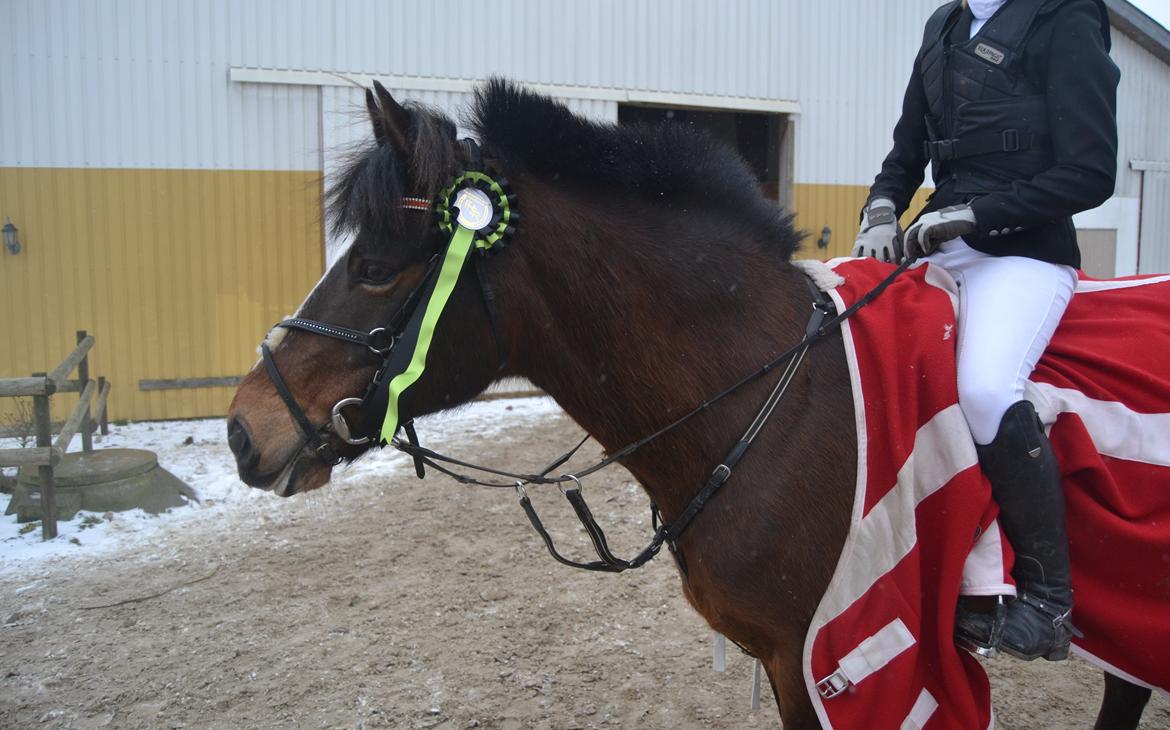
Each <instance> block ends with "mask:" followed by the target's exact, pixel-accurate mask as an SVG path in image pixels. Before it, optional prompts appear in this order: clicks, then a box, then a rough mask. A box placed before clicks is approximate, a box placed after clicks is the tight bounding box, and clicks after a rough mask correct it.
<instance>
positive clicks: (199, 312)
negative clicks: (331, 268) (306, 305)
mask: <svg viewBox="0 0 1170 730" xmlns="http://www.w3.org/2000/svg"><path fill="white" fill-rule="evenodd" d="M320 197H321V188H320V174H319V173H317V172H312V171H292V172H290V171H254V170H242V171H241V170H145V169H76V168H0V215H7V216H11V218H12V221H13V223H14V224H16V225H17V226H18V227H19V228H20V238H21V243H22V244H23V246H24V250H23V251H21V252H20V254H19V255H16V256H12V255H10V254H8V253H3V254H2V255H0V308H2V312H3V314H2V315H0V377H17V376H24V375H28V374H29V373H31V372H33V371H36V370H48V369H51V368H53V367H54V366H56V364H57V363H58V362H59V361H60V360H61V359H62V358H63V357H64V356H65V355H66V354H67V353H68V352H69V351H70V350H71V349H72V347H73V341H74V331H75V330H78V329H85V330H89V332H90V333H91V334H93V335H95V336H96V338H97V346H96V347H95V349H94V350H93V353H92V355H91V365H90V373H91V374H92V375H93V376H95V377H96V376H97V375H105V376H106V377H107V378H109V380H110V381H111V383H113V390H112V392H111V397H110V406H109V407H110V415H111V417H112V418H130V419H159V418H189V417H196V416H214V415H222V414H223V413H224V412H225V411H226V409H227V404H228V401H229V400H230V398H231V392H232V389H230V388H201V389H186V390H171V391H152V392H141V391H139V390H138V381H139V380H141V379H171V378H200V377H222V376H231V375H241V374H243V373H244V372H246V371H247V370H248V369H249V368H250V367H251V366H252V363H253V362H254V361H255V358H256V354H255V349H256V345H257V342H258V341H259V339H260V338H261V337H262V336H263V334H264V332H265V330H266V329H267V328H268V327H269V326H271V325H272V324H273V323H274V322H276V321H277V320H278V319H280V318H281V317H282V316H284V315H286V314H288V313H290V312H292V311H293V310H294V309H295V308H296V307H297V305H298V304H299V303H300V301H301V299H302V298H304V296H305V294H306V293H307V292H308V290H309V289H310V288H311V287H312V285H313V283H314V282H315V281H316V280H317V279H318V278H319V277H320V275H321V270H322V265H323V254H322V230H321V220H320V217H321V203H320ZM5 400H8V399H3V400H0V420H3V418H4V416H5V414H7V413H10V412H11V409H12V404H11V401H9V402H8V403H5ZM56 400H61V401H65V402H64V403H59V404H58V405H57V407H56V408H55V409H54V416H55V417H57V418H61V417H62V416H63V414H67V413H68V409H70V408H72V404H73V403H74V402H75V398H74V397H72V396H64V397H62V398H60V399H56Z"/></svg>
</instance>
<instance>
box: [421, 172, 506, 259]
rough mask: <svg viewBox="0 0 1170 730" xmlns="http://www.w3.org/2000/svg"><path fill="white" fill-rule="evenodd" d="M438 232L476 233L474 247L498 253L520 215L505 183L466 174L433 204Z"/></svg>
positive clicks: (501, 180)
mask: <svg viewBox="0 0 1170 730" xmlns="http://www.w3.org/2000/svg"><path fill="white" fill-rule="evenodd" d="M435 213H436V215H437V216H438V224H439V230H440V231H442V232H444V233H447V234H452V235H453V234H454V233H455V232H456V229H457V227H458V226H463V227H464V228H467V229H469V230H471V231H473V232H474V233H475V248H476V249H478V250H480V251H490V252H492V253H495V252H498V251H499V250H500V249H502V248H504V247H505V246H506V245H507V244H508V241H509V240H510V239H511V238H512V235H513V234H514V233H515V232H516V225H517V224H518V223H519V222H520V214H519V213H518V212H517V211H516V196H515V195H513V194H512V191H511V189H510V188H509V187H508V181H507V180H505V179H504V178H500V179H499V180H498V181H497V180H494V179H493V178H491V177H489V176H488V175H487V174H486V173H483V172H476V171H468V172H465V173H463V174H462V175H460V176H459V177H457V178H455V182H453V183H452V184H451V186H450V187H448V188H447V189H445V190H443V191H442V192H441V193H439V198H438V200H437V201H435Z"/></svg>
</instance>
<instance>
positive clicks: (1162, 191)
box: [1138, 170, 1170, 274]
mask: <svg viewBox="0 0 1170 730" xmlns="http://www.w3.org/2000/svg"><path fill="white" fill-rule="evenodd" d="M1139 174H1141V175H1144V176H1145V182H1144V184H1143V189H1142V248H1141V256H1140V259H1139V268H1138V273H1141V274H1161V273H1165V272H1168V271H1170V172H1160V171H1155V170H1146V171H1144V172H1141V173H1139Z"/></svg>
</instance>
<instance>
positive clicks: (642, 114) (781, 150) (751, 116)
mask: <svg viewBox="0 0 1170 730" xmlns="http://www.w3.org/2000/svg"><path fill="white" fill-rule="evenodd" d="M664 122H673V123H676V124H691V125H694V126H696V127H699V128H701V129H704V130H706V131H707V132H708V133H709V134H710V135H711V136H712V137H714V138H715V139H718V140H720V141H721V142H724V143H725V144H727V145H729V146H730V147H731V148H732V149H734V150H735V151H736V152H738V153H739V154H740V156H742V157H743V158H744V160H746V161H747V163H748V166H749V167H750V168H751V170H752V172H754V173H755V175H756V178H757V179H758V180H759V181H760V187H761V189H762V190H763V191H764V195H766V196H767V197H769V198H771V199H772V200H775V201H776V202H778V203H780V204H781V205H784V206H785V207H791V204H792V199H791V195H792V184H791V181H792V174H791V167H792V153H791V150H792V133H791V127H790V125H789V118H788V115H786V114H768V113H760V112H741V111H721V110H714V111H713V110H707V109H681V108H669V107H650V106H633V105H629V104H619V105H618V123H619V124H649V125H657V124H662V123H664Z"/></svg>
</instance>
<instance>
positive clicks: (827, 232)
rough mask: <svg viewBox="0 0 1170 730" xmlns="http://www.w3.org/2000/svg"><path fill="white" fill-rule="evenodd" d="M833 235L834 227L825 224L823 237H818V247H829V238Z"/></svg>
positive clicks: (822, 231)
mask: <svg viewBox="0 0 1170 730" xmlns="http://www.w3.org/2000/svg"><path fill="white" fill-rule="evenodd" d="M832 235H833V229H832V228H829V227H828V226H825V227H824V228H822V229H821V237H820V238H818V239H817V248H828V247H829V239H830V238H831V237H832Z"/></svg>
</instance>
